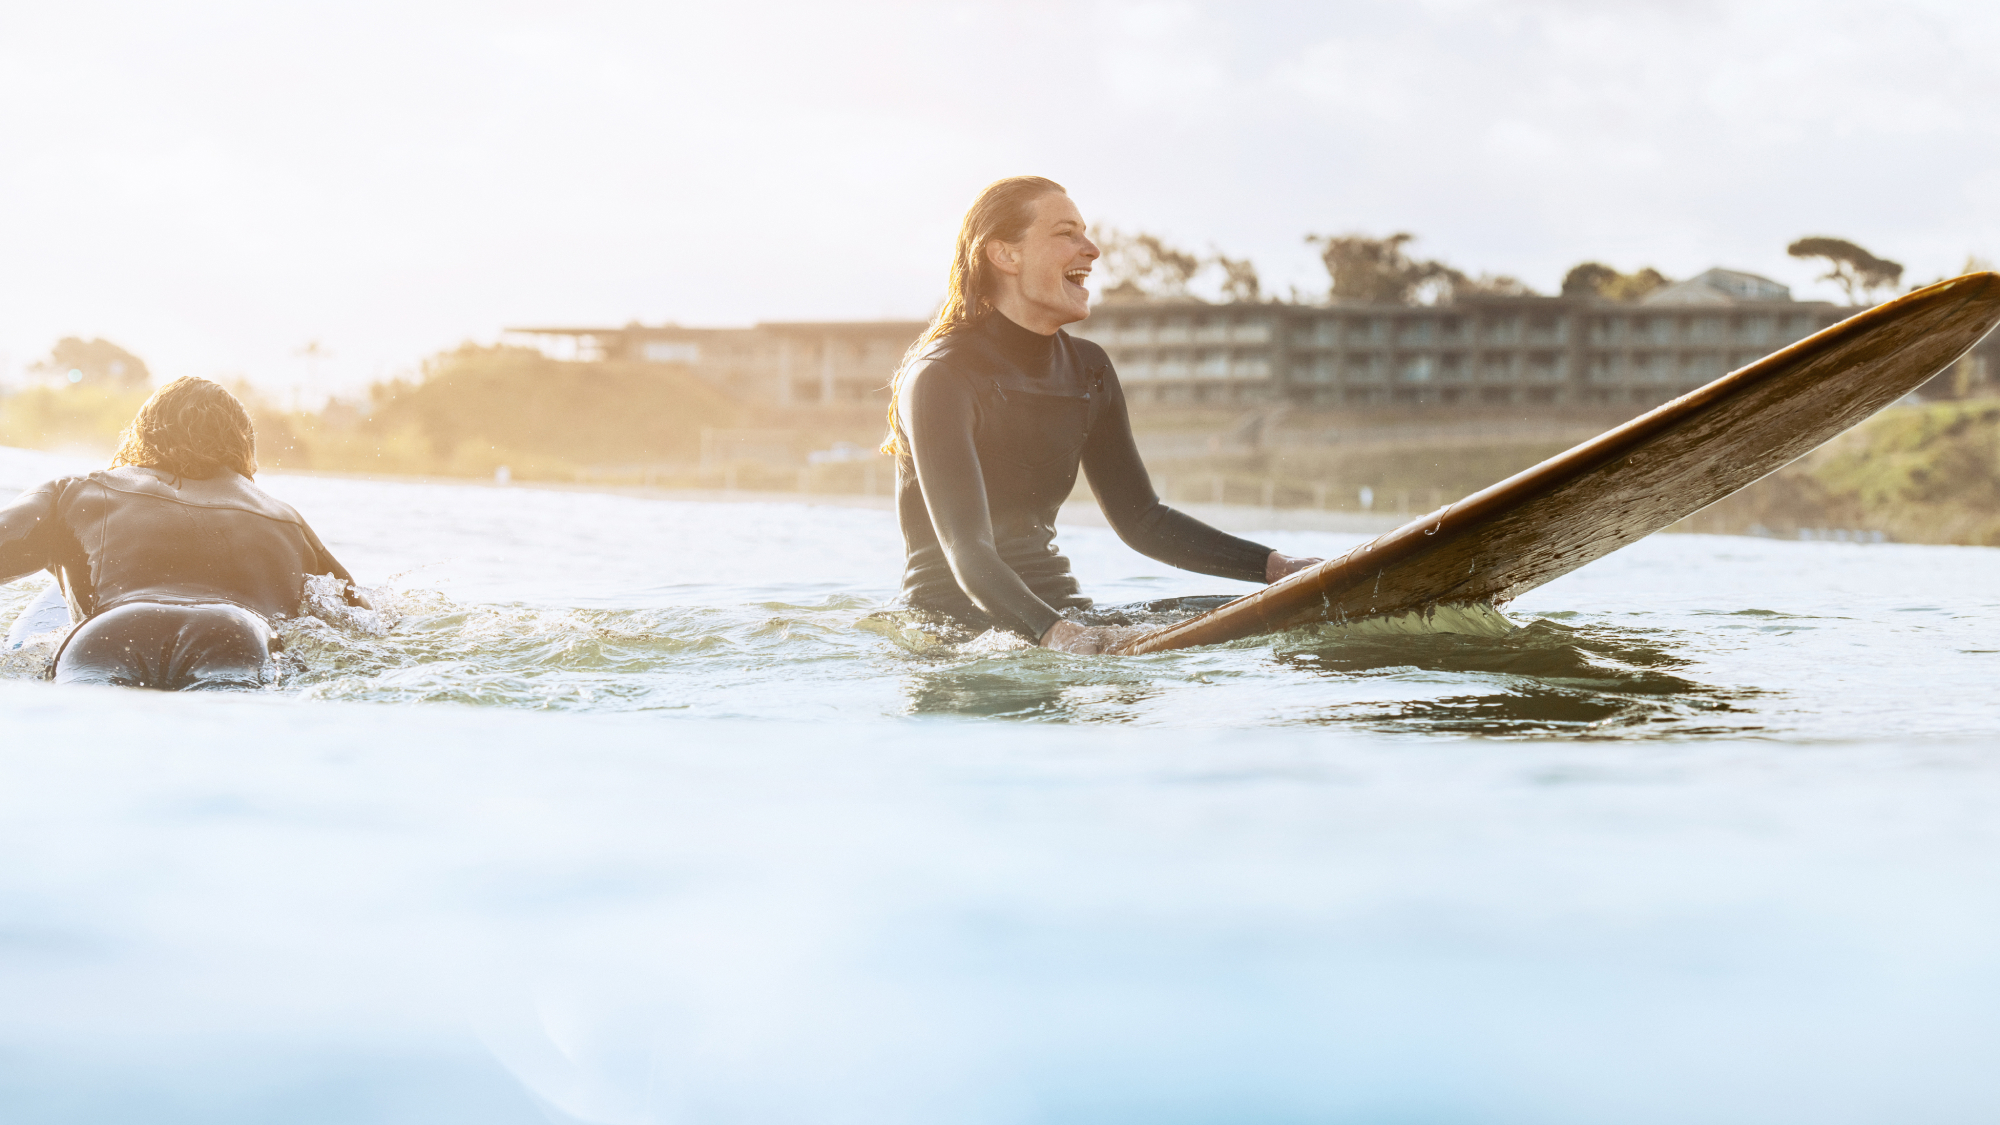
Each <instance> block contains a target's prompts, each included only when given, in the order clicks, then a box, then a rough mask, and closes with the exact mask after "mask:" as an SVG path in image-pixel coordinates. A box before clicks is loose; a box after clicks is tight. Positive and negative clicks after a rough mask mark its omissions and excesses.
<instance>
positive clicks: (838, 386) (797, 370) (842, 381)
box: [506, 320, 926, 405]
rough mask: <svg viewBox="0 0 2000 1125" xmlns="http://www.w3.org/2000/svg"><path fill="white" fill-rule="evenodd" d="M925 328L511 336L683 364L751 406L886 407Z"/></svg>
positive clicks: (851, 325)
mask: <svg viewBox="0 0 2000 1125" xmlns="http://www.w3.org/2000/svg"><path fill="white" fill-rule="evenodd" d="M925 327H926V325H925V322H924V321H920V320H884V321H829V322H802V321H782V322H769V323H762V324H757V325H754V326H752V327H749V328H683V327H681V326H679V325H674V324H664V325H650V326H649V325H642V324H628V325H626V326H625V327H623V328H550V327H539V328H509V329H507V330H506V332H507V334H508V335H509V336H512V337H515V338H517V339H524V340H527V341H531V342H533V343H535V344H536V345H537V346H541V347H544V348H546V349H548V350H550V351H552V352H554V353H556V354H559V355H562V356H564V357H565V358H572V359H589V360H622V361H626V362H633V363H673V364H680V365H683V366H685V367H687V368H688V370H690V371H692V372H694V373H695V374H696V375H697V376H699V377H700V378H702V379H704V380H707V381H708V382H711V383H713V384H715V385H716V386H718V387H721V388H723V389H724V390H727V391H729V392H731V393H732V394H735V395H737V396H738V397H740V398H742V399H744V400H745V401H748V402H765V403H778V404H782V405H819V404H833V403H842V402H869V401H880V400H882V399H884V398H885V397H886V395H887V393H888V386H889V376H890V375H892V374H894V373H895V370H896V365H897V364H899V363H900V362H902V359H903V353H905V352H907V351H908V350H909V348H910V345H911V344H913V343H915V342H916V340H917V337H918V336H919V335H921V334H922V333H923V330H924V328H925Z"/></svg>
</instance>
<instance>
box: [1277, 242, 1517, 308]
mask: <svg viewBox="0 0 2000 1125" xmlns="http://www.w3.org/2000/svg"><path fill="white" fill-rule="evenodd" d="M1416 238H1417V236H1416V235H1413V234H1409V233H1407V232H1399V233H1397V234H1392V235H1390V236H1389V237H1387V238H1371V237H1369V236H1368V235H1365V234H1340V235H1321V234H1309V235H1307V236H1306V241H1307V242H1308V243H1310V244H1312V245H1314V246H1317V247H1319V251H1320V252H1319V258H1320V261H1321V262H1323V263H1325V264H1326V272H1327V275H1328V276H1329V277H1330V278H1331V279H1332V281H1333V289H1332V293H1331V295H1332V296H1333V297H1334V298H1335V299H1337V300H1349V301H1365V302H1368V303H1370V304H1399V305H1430V304H1439V303H1442V302H1444V301H1449V300H1453V299H1457V298H1461V297H1532V296H1534V295H1535V291H1534V290H1532V289H1530V288H1528V287H1527V286H1526V285H1524V284H1523V283H1522V282H1521V281H1520V279H1518V278H1514V277H1508V276H1507V275H1505V274H1481V275H1479V276H1478V277H1470V276H1468V275H1466V274H1465V273H1464V272H1462V271H1460V270H1457V269H1454V268H1452V267H1451V266H1448V265H1445V264H1444V263H1443V262H1437V261H1424V260H1419V259H1417V258H1412V257H1411V256H1410V255H1409V254H1408V253H1406V252H1405V251H1404V249H1403V248H1404V247H1405V246H1407V245H1409V244H1410V243H1412V242H1415V241H1416Z"/></svg>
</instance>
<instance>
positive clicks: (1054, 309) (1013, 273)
mask: <svg viewBox="0 0 2000 1125" xmlns="http://www.w3.org/2000/svg"><path fill="white" fill-rule="evenodd" d="M1034 206H1035V211H1034V214H1035V220H1034V222H1032V223H1030V224H1029V225H1028V232H1027V233H1026V234H1024V235H1022V236H1021V240H1020V241H1019V242H994V243H989V244H988V246H987V255H988V257H989V258H990V259H991V260H992V262H993V264H994V265H995V266H996V267H998V268H999V270H1000V272H1001V274H1002V275H1003V276H1004V277H1006V278H1009V279H1011V280H1013V281H1015V282H1016V283H1017V284H1018V286H1019V289H1018V298H1019V301H1020V303H1021V305H1022V306H1024V307H1023V308H1022V309H1021V311H1022V312H1023V313H1025V314H1027V317H1028V318H1029V319H1032V320H1036V321H1040V322H1041V323H1040V324H1031V323H1028V320H1026V319H1022V317H1020V316H1016V317H1015V319H1016V320H1020V321H1021V323H1022V324H1023V325H1024V326H1025V327H1028V328H1032V329H1035V330H1036V331H1042V330H1043V325H1046V326H1047V327H1046V331H1049V332H1053V331H1055V330H1056V329H1057V328H1060V327H1061V326H1063V325H1065V324H1074V323H1075V322H1077V321H1079V320H1082V319H1083V318H1085V317H1087V316H1089V315H1090V290H1088V289H1085V288H1084V287H1083V283H1084V281H1085V280H1086V279H1088V278H1089V276H1090V264H1091V263H1092V262H1093V261H1095V260H1096V259H1097V254H1098V250H1097V244H1096V243H1094V242H1092V241H1090V239H1089V237H1088V236H1086V235H1085V234H1084V222H1083V213H1082V212H1080V211H1078V210H1077V209H1076V203H1075V202H1074V201H1072V200H1071V199H1070V197H1069V196H1067V195H1064V194H1062V193H1061V192H1050V193H1049V194H1047V195H1044V196H1042V197H1041V198H1040V199H1037V200H1036V201H1035V205H1034ZM1002 285H1003V287H1005V286H1006V283H1005V282H1004V281H1003V282H1002ZM1008 303H1009V302H1005V301H1003V302H1001V304H1002V307H1003V309H1004V308H1005V306H1006V305H1007V304H1008ZM1009 311H1010V314H1011V310H1009Z"/></svg>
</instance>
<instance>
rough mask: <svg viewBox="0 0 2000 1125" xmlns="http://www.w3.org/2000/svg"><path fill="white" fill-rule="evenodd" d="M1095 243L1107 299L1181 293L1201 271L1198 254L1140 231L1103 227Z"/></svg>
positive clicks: (1177, 295) (1164, 295)
mask: <svg viewBox="0 0 2000 1125" xmlns="http://www.w3.org/2000/svg"><path fill="white" fill-rule="evenodd" d="M1097 245H1098V249H1099V250H1100V251H1102V252H1103V256H1102V257H1101V258H1099V259H1098V268H1100V269H1102V270H1103V271H1104V280H1105V286H1104V296H1105V297H1106V298H1109V299H1113V300H1116V299H1120V298H1123V299H1127V300H1130V299H1135V298H1145V297H1185V296H1187V295H1188V282H1190V281H1192V280H1194V276H1195V275H1196V274H1197V273H1200V272H1201V267H1202V260H1201V258H1200V257H1198V256H1196V255H1194V254H1191V253H1189V252H1187V251H1186V250H1181V249H1179V248H1177V247H1173V246H1169V245H1168V244H1167V242H1166V240H1165V239H1162V238H1161V237H1159V236H1158V235H1153V234H1147V233H1146V232H1144V231H1136V232H1133V233H1130V234H1127V233H1125V232H1124V231H1119V230H1114V229H1106V230H1105V231H1104V233H1103V234H1101V235H1099V236H1098V239H1097ZM1246 264H1247V263H1246Z"/></svg>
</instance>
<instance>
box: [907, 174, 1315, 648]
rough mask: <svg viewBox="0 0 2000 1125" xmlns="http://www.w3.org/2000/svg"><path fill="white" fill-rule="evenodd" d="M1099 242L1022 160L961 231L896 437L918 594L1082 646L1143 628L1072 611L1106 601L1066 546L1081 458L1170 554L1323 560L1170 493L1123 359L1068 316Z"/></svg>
mask: <svg viewBox="0 0 2000 1125" xmlns="http://www.w3.org/2000/svg"><path fill="white" fill-rule="evenodd" d="M1097 257H1098V250H1097V246H1096V245H1095V244H1094V243H1092V242H1091V240H1090V236H1089V234H1088V232H1087V231H1086V229H1085V226H1084V222H1083V216H1082V214H1081V213H1080V212H1078V210H1077V207H1076V204H1075V203H1074V202H1073V201H1072V200H1071V199H1070V197H1069V194H1068V193H1067V192H1065V191H1064V190H1063V188H1062V185H1060V184H1058V183H1056V182H1055V181H1053V180H1047V179H1043V178H1042V177H1040V176H1015V177H1013V178H1010V179H1005V180H1001V181H999V182H997V183H994V184H992V185H990V186H988V187H987V188H986V190H985V191H983V192H981V193H980V195H979V198H978V199H977V200H975V201H974V202H973V205H972V208H971V210H969V211H967V212H966V215H965V222H964V224H963V225H962V226H961V227H960V230H959V234H958V245H957V251H956V253H955V255H954V257H953V259H952V266H951V279H950V283H949V285H948V288H947V291H946V295H945V301H944V305H943V307H942V308H941V309H940V310H939V312H938V316H937V319H936V321H935V322H933V323H932V325H931V327H930V330H929V331H928V332H926V333H925V334H924V336H923V338H922V339H920V340H919V341H918V342H917V344H916V345H915V347H913V348H912V349H911V352H910V355H909V357H908V358H907V359H905V360H904V362H903V367H902V369H901V370H900V371H899V372H898V373H897V375H896V380H895V383H894V393H893V395H892V398H891V405H890V411H889V440H888V442H887V443H886V444H885V446H884V448H885V449H886V450H887V451H888V452H891V453H893V454H895V455H896V459H897V471H896V481H897V484H896V511H897V516H898V518H899V519H900V520H901V522H902V527H903V542H904V545H905V548H906V550H907V560H906V563H905V568H904V572H903V598H904V600H905V601H906V602H908V603H909V604H910V605H911V606H912V607H914V608H916V609H920V610H927V611H930V612H933V613H937V614H941V615H943V616H945V617H948V618H951V619H953V620H955V621H957V622H959V623H960V624H963V625H966V626H969V627H973V628H998V629H1004V630H1006V631H1009V632H1012V633H1016V634H1018V635H1020V636H1022V637H1025V638H1027V639H1028V640H1031V641H1034V642H1036V643H1038V644H1041V645H1043V646H1044V647H1048V648H1058V649H1063V650H1065V651H1069V652H1079V653H1098V652H1105V651H1108V650H1109V649H1110V648H1111V647H1113V646H1114V645H1115V644H1117V643H1118V642H1119V641H1120V640H1121V639H1123V637H1124V636H1125V631H1124V630H1121V629H1119V628H1117V627H1116V626H1115V624H1111V623H1106V624H1098V625H1088V624H1079V623H1078V622H1076V621H1072V620H1065V619H1064V617H1063V613H1064V611H1072V615H1075V614H1076V613H1080V612H1082V611H1085V610H1089V609H1090V608H1091V601H1090V599H1089V598H1086V597H1084V596H1083V593H1082V591H1081V589H1080V588H1079V587H1078V585H1077V581H1076V578H1075V577H1074V576H1073V575H1071V574H1070V564H1069V560H1068V559H1066V558H1064V557H1063V556H1062V555H1061V554H1060V553H1058V552H1057V550H1056V547H1055V534H1056V532H1055V519H1056V511H1057V509H1059V508H1060V507H1061V506H1062V502H1063V501H1064V500H1066V499H1068V497H1069V494H1070V491H1071V489H1073V488H1074V487H1075V486H1076V475H1077V471H1078V470H1079V469H1081V470H1082V471H1083V472H1084V474H1085V475H1086V477H1087V478H1088V479H1089V481H1090V488H1091V491H1092V492H1093V493H1094V494H1095V495H1096V497H1097V503H1098V506H1099V507H1101V508H1102V509H1103V510H1104V515H1105V518H1106V519H1107V520H1108V521H1109V522H1110V524H1111V526H1112V527H1113V528H1114V529H1116V531H1117V532H1118V536H1119V538H1121V539H1123V540H1124V541H1125V542H1126V544H1128V545H1129V546H1131V547H1132V548H1133V549H1134V550H1137V551H1139V552H1141V553H1143V554H1145V555H1147V556H1149V557H1151V558H1155V559H1158V560H1160V561H1161V562H1164V563H1168V564H1170V565H1173V566H1177V567H1180V568H1182V569H1185V570H1192V571H1197V572H1199V573H1202V574H1213V575H1217V576H1219V577H1223V578H1235V579H1240V580H1242V581H1246V582H1271V581H1275V580H1277V579H1278V578H1281V577H1283V576H1284V575H1286V574H1289V573H1291V572H1292V571H1294V570H1296V569H1299V568H1300V567H1303V566H1305V565H1308V564H1310V563H1311V562H1315V561H1317V560H1309V559H1293V558H1289V557H1287V556H1285V555H1281V554H1279V553H1277V552H1276V551H1273V550H1271V549H1270V548H1269V547H1265V546H1262V545H1261V544H1257V543H1252V542H1249V541H1248V540H1244V539H1238V538H1236V537H1235V536H1233V535H1228V534H1225V533H1223V532H1221V531H1217V530H1216V529H1215V528H1212V527H1209V526H1208V525H1207V524H1204V523H1202V522H1200V521H1199V520H1195V519H1193V518H1191V517H1189V516H1187V515H1184V514H1182V513H1180V512H1176V511H1174V510H1173V509H1172V508H1169V507H1167V506H1166V505H1165V504H1164V503H1162V502H1161V501H1160V498H1159V495H1158V494H1157V493H1155V492H1154V491H1153V485H1152V482H1151V480H1149V479H1148V477H1147V475H1146V467H1145V465H1144V464H1142V463H1141V462H1140V460H1139V450H1138V447H1137V445H1136V444H1134V442H1133V440H1132V424H1131V419H1130V417H1129V416H1128V414H1127V413H1126V408H1125V395H1124V392H1123V391H1122V390H1121V389H1120V388H1119V385H1118V376H1117V373H1116V372H1114V371H1113V370H1112V369H1111V360H1110V358H1109V357H1108V356H1107V355H1106V354H1105V352H1104V349H1103V348H1100V347H1098V346H1097V345H1096V344H1093V343H1091V342H1090V341H1088V340H1079V339H1076V338H1074V337H1072V336H1071V335H1069V333H1067V332H1064V331H1063V330H1062V326H1063V325H1065V324H1072V323H1075V322H1076V321H1079V320H1082V319H1084V318H1085V317H1087V316H1089V315H1090V291H1089V290H1088V289H1086V288H1085V287H1084V282H1085V281H1086V280H1087V279H1088V278H1089V276H1090V269H1091V264H1092V263H1093V262H1095V261H1096V260H1097ZM1119 619H1120V618H1119V616H1117V615H1110V616H1108V617H1107V616H1105V615H1100V616H1099V618H1098V620H1100V621H1108V622H1114V623H1115V622H1117V621H1118V620H1119Z"/></svg>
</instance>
